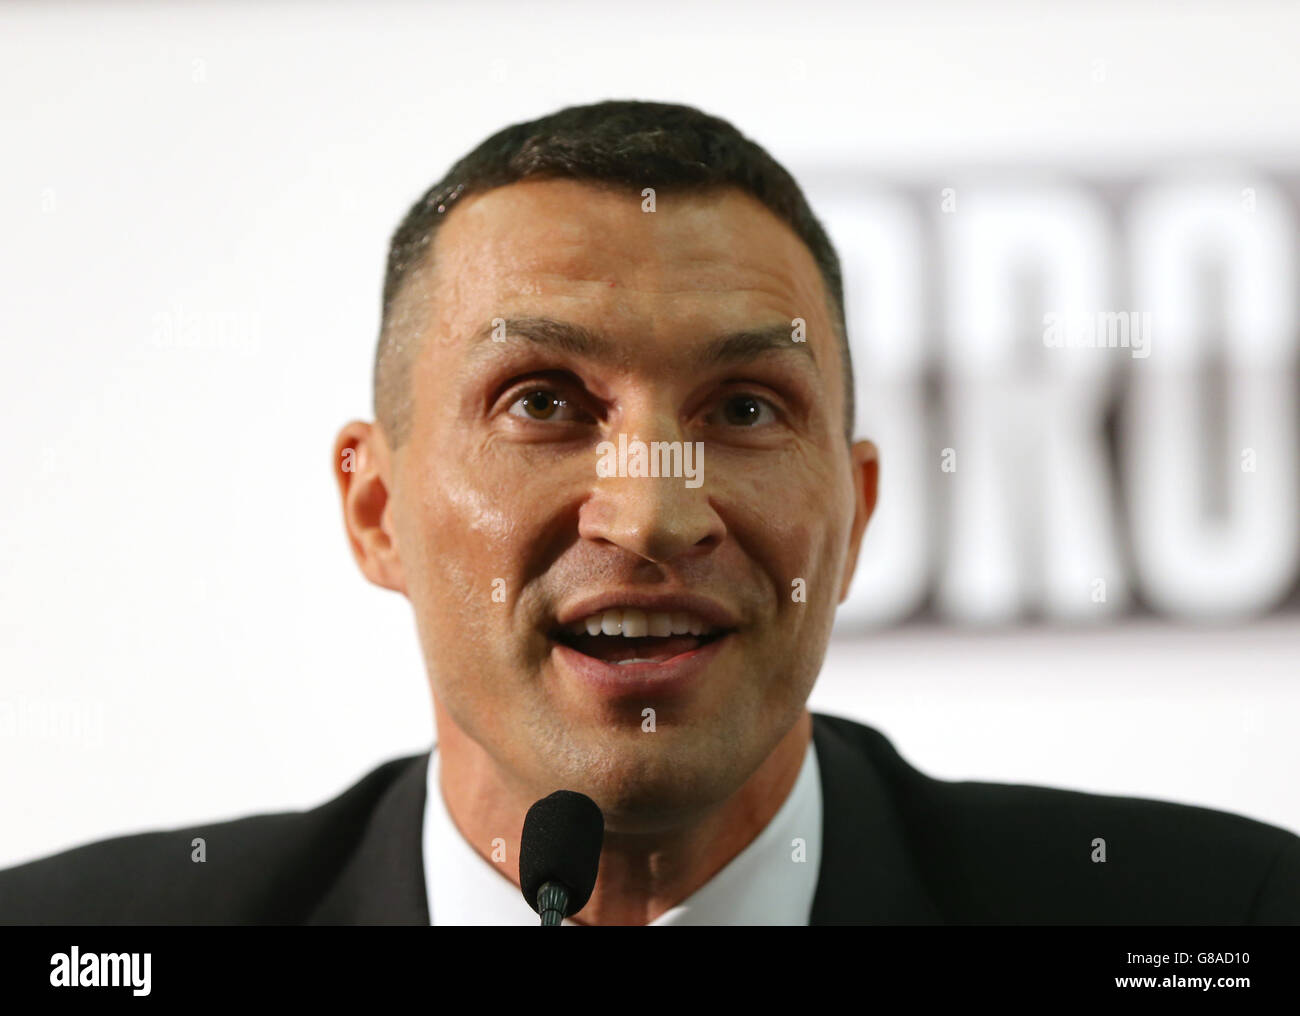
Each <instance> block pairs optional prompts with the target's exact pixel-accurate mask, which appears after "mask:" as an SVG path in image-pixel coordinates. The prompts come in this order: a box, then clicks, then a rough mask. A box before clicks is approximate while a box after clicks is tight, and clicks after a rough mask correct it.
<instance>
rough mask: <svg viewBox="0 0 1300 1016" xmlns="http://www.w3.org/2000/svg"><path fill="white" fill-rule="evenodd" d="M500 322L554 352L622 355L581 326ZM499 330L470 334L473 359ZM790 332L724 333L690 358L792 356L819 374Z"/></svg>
mask: <svg viewBox="0 0 1300 1016" xmlns="http://www.w3.org/2000/svg"><path fill="white" fill-rule="evenodd" d="M503 320H504V330H505V333H506V334H507V335H510V336H514V337H516V338H521V339H526V340H527V341H529V342H531V343H534V344H536V345H539V346H544V347H546V348H548V349H553V350H556V351H557V352H562V353H571V354H573V355H575V356H582V357H586V358H587V359H590V360H600V361H605V362H613V361H615V360H617V359H619V358H620V357H621V356H622V350H621V347H620V346H619V345H618V344H617V343H614V342H611V341H610V340H609V339H607V338H606V337H604V336H602V335H600V334H599V333H597V332H594V331H592V330H591V329H589V328H585V327H583V326H582V325H578V324H573V323H571V322H568V321H557V320H555V319H554V318H545V317H524V318H505V319H503ZM500 328H501V326H500V325H498V326H497V327H494V326H493V325H492V324H487V325H484V326H483V327H482V328H480V329H479V330H478V331H477V332H475V333H474V336H473V340H474V342H475V344H476V347H477V348H476V349H475V350H474V355H475V358H477V356H478V355H483V353H484V352H485V350H486V349H490V348H491V345H492V336H493V335H494V334H496V333H498V332H499V331H500ZM792 331H793V328H792V326H791V325H787V324H784V323H782V324H772V325H762V326H759V327H756V328H746V329H742V330H740V331H735V332H727V333H725V334H723V335H718V336H715V337H713V338H711V339H709V340H708V342H706V343H705V344H704V345H702V346H701V347H699V348H698V349H697V350H695V352H694V355H693V359H694V361H695V365H696V366H697V367H717V366H721V365H725V364H732V363H744V362H746V361H748V360H752V359H755V358H756V357H759V356H765V355H768V354H771V353H794V354H795V356H796V358H799V359H802V358H805V357H806V358H807V361H808V362H809V363H811V364H812V367H813V370H814V371H815V372H817V373H820V369H819V368H818V365H817V357H816V356H814V355H813V351H812V344H811V343H809V342H808V341H807V340H806V339H805V340H801V341H797V342H796V341H795V340H794V338H793V337H792V335H791V333H792Z"/></svg>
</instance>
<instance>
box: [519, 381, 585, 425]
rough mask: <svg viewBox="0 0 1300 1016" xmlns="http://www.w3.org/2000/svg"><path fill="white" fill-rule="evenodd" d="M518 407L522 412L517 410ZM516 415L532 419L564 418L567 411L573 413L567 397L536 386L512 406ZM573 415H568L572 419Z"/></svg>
mask: <svg viewBox="0 0 1300 1016" xmlns="http://www.w3.org/2000/svg"><path fill="white" fill-rule="evenodd" d="M516 409H518V410H520V412H515V410H516ZM510 412H511V414H512V415H514V416H524V417H527V418H528V419H530V420H541V421H546V420H555V419H560V420H564V419H566V417H565V416H564V414H565V413H566V412H568V413H570V414H572V408H571V407H570V406H569V403H568V401H567V400H566V399H562V398H560V397H559V396H558V395H556V394H555V392H554V391H552V390H551V389H549V388H535V389H533V390H532V391H530V392H525V393H524V394H523V395H522V396H521V397H520V398H518V399H516V400H515V403H514V405H513V406H511V408H510ZM571 418H572V416H571V415H570V417H568V419H571Z"/></svg>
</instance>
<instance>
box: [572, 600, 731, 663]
mask: <svg viewBox="0 0 1300 1016" xmlns="http://www.w3.org/2000/svg"><path fill="white" fill-rule="evenodd" d="M733 630H734V629H729V628H719V627H717V626H715V625H711V624H709V623H708V622H707V621H704V620H702V619H700V618H698V617H695V616H693V615H690V614H686V613H681V614H679V613H673V614H667V613H654V612H647V611H642V610H632V609H627V610H618V609H614V610H604V611H601V612H599V613H598V614H593V615H592V616H591V617H588V618H585V619H584V620H582V621H578V622H575V623H574V624H570V625H566V626H564V627H562V628H558V629H556V630H554V631H552V632H551V638H552V639H554V640H555V641H556V642H559V643H560V644H561V645H565V646H568V647H569V648H570V649H572V650H574V651H575V652H579V653H582V654H583V655H584V656H590V657H592V658H593V659H596V660H600V661H601V662H603V663H613V664H619V665H628V664H633V663H666V662H668V661H669V660H672V659H674V658H675V657H678V656H681V655H683V654H684V653H689V652H693V651H694V650H696V649H700V648H701V647H703V646H706V645H708V644H709V643H711V642H716V641H718V639H721V638H725V637H726V636H727V635H729V634H731V632H732V631H733Z"/></svg>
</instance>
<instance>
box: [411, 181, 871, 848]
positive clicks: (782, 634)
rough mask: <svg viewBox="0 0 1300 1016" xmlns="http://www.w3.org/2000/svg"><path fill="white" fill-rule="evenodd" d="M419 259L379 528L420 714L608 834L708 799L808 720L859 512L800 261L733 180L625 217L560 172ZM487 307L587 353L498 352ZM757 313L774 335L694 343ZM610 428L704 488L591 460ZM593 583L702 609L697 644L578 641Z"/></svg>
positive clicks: (616, 204) (490, 199) (826, 348)
mask: <svg viewBox="0 0 1300 1016" xmlns="http://www.w3.org/2000/svg"><path fill="white" fill-rule="evenodd" d="M434 254H435V257H434V259H432V263H430V264H426V265H424V266H423V267H422V268H421V269H420V271H419V273H418V274H417V275H415V276H413V277H412V278H411V279H409V280H408V283H407V285H408V287H409V288H408V291H407V293H406V296H407V299H408V304H407V306H408V307H409V308H410V318H409V322H410V327H411V328H412V330H413V333H414V334H415V335H418V342H417V349H418V351H417V353H416V354H415V361H414V363H413V365H412V369H411V396H412V410H411V417H410V422H411V427H410V436H409V438H408V439H407V441H406V443H405V444H403V445H402V447H401V448H400V450H399V451H398V452H396V453H395V455H394V456H393V459H392V475H391V477H390V485H391V490H390V497H391V503H390V510H391V516H390V522H391V527H392V533H393V544H394V549H393V553H394V554H395V556H396V557H397V558H399V559H400V572H401V576H402V581H401V588H402V589H403V590H404V592H405V593H406V595H407V596H408V597H409V599H410V601H411V604H412V606H413V608H414V612H415V618H416V623H417V626H418V628H419V633H420V638H421V643H422V646H423V651H424V655H425V660H426V663H427V666H428V673H429V679H430V682H431V684H432V689H433V692H434V695H435V697H436V699H437V701H438V704H439V706H440V708H441V709H442V710H444V711H445V712H446V714H447V715H449V716H450V717H451V718H452V719H453V720H454V721H455V723H456V724H457V726H458V727H459V728H460V730H461V731H463V732H464V733H465V734H466V735H468V736H469V737H470V738H472V739H473V740H474V741H476V742H477V743H478V744H479V745H480V746H481V747H482V749H483V750H484V751H485V752H486V753H487V755H489V756H490V757H491V759H492V760H493V761H494V762H495V764H496V765H497V766H498V767H499V768H500V770H501V771H502V772H503V773H504V774H506V777H507V779H509V780H510V781H512V783H513V784H514V785H515V786H516V787H517V788H518V789H520V790H521V791H527V792H528V793H529V794H535V795H536V796H538V797H540V796H543V795H545V794H547V793H549V792H550V791H552V790H554V789H556V788H558V787H565V788H568V789H573V790H579V791H582V792H584V793H586V794H587V795H589V796H590V797H592V798H593V799H594V800H595V801H596V802H597V803H598V804H599V805H600V806H601V808H602V810H603V811H604V812H605V816H606V822H607V826H608V827H609V828H610V829H611V830H613V829H620V828H622V829H627V830H629V831H630V830H633V829H637V828H650V827H653V826H655V825H656V823H660V822H667V821H670V820H671V819H673V818H675V817H680V816H682V815H686V814H692V813H697V812H700V811H702V810H704V809H707V808H709V807H711V806H713V805H716V804H717V803H719V802H721V801H722V800H724V799H726V798H727V797H729V796H730V795H731V794H733V793H734V792H735V791H736V790H737V789H738V788H739V787H740V786H741V785H742V784H743V783H744V782H745V780H746V779H747V778H748V777H749V776H750V775H751V774H752V773H753V772H754V771H755V770H756V768H757V767H758V766H759V764H760V763H761V762H762V761H763V760H764V759H765V758H766V757H767V756H768V754H769V753H770V752H771V751H772V750H773V748H774V746H775V745H776V744H777V742H778V741H780V740H781V738H782V737H783V736H784V735H785V734H786V733H787V732H788V731H790V729H791V727H792V725H793V724H794V723H795V721H796V720H797V719H798V717H799V716H800V715H801V713H802V711H803V709H804V704H805V701H806V699H807V697H808V695H809V693H810V691H811V689H812V686H813V682H814V680H815V677H816V675H817V672H818V670H819V669H820V667H821V663H822V659H823V655H824V652H825V649H826V644H827V640H828V638H829V635H830V629H831V622H832V618H833V615H834V610H835V607H836V605H837V604H838V602H839V601H840V600H841V599H842V597H843V593H844V590H845V589H846V588H847V581H848V578H849V577H850V574H851V571H852V567H853V562H854V559H855V558H856V552H857V544H858V540H859V538H860V536H861V528H862V526H863V525H865V522H866V519H865V515H864V514H863V497H862V496H861V493H862V492H861V487H862V484H861V480H860V468H861V467H860V466H859V467H855V465H854V463H855V458H854V456H852V455H851V454H850V452H849V450H848V449H847V448H846V446H845V442H844V436H843V429H842V428H843V423H842V421H843V410H842V407H843V398H844V388H843V378H842V377H841V374H840V371H841V367H840V358H839V352H838V347H837V345H836V339H835V336H834V332H833V331H832V324H831V318H830V315H829V309H828V306H827V300H826V296H825V291H824V289H823V286H822V282H821V278H820V275H819V273H818V270H817V267H816V265H815V263H814V261H813V258H812V255H811V254H810V252H809V251H808V250H807V248H806V247H805V246H804V245H803V243H802V242H801V241H800V240H799V239H798V237H797V236H796V235H795V234H794V233H793V232H792V231H791V230H790V229H789V227H787V226H786V225H785V224H784V223H783V222H781V221H780V220H779V219H778V218H776V217H775V216H774V215H773V214H772V213H770V212H769V211H768V210H767V209H766V208H764V207H763V206H762V205H761V204H760V203H758V202H757V201H755V200H754V199H752V198H751V197H749V196H748V195H746V194H744V193H743V192H741V191H739V190H734V189H728V190H722V191H715V192H712V193H706V194H691V195H676V194H660V195H659V198H658V208H657V210H656V211H654V212H646V211H643V210H642V198H641V196H640V195H639V194H638V193H637V192H635V191H624V190H612V189H606V188H601V187H597V186H592V185H590V184H586V183H581V182H575V181H567V180H546V181H526V182H523V183H518V184H513V185H510V186H506V187H502V188H498V189H496V190H493V191H489V192H487V193H485V194H482V195H476V196H473V197H469V198H467V199H465V200H464V201H463V203H462V204H460V205H458V206H455V208H454V214H450V215H449V216H448V219H447V221H446V222H445V223H444V224H443V225H442V227H441V229H440V230H439V232H438V234H437V238H436V243H435V248H434ZM796 318H802V319H804V321H805V322H806V339H805V341H803V342H797V341H795V334H796V333H795V329H794V327H793V326H792V321H793V320H794V319H796ZM494 319H501V320H503V321H508V320H512V319H531V320H533V321H534V322H536V321H537V320H539V319H547V320H549V321H553V322H559V323H561V324H562V325H563V326H578V327H580V328H581V329H583V330H585V332H586V333H588V334H589V335H590V336H591V337H592V338H593V339H594V340H595V344H594V347H593V348H591V349H587V350H580V349H578V348H576V347H575V346H574V344H573V343H568V344H567V347H565V346H556V345H555V344H553V343H547V342H544V341H540V337H539V335H540V333H539V330H538V329H537V328H536V327H534V328H532V329H526V330H527V331H529V334H532V335H533V338H532V339H530V338H525V337H523V336H522V333H520V334H516V333H512V332H511V331H510V330H508V329H507V331H506V332H505V335H504V341H494V337H493V335H492V330H491V329H492V323H493V321H494ZM773 326H775V327H776V328H777V329H778V330H780V331H783V332H784V334H785V337H784V339H782V340H780V341H777V342H775V343H773V344H771V345H770V348H765V349H758V350H756V349H754V348H753V347H752V346H751V347H747V352H745V353H744V355H741V356H738V357H736V358H732V359H721V360H714V361H709V360H708V359H706V358H705V357H704V354H705V353H706V351H708V350H709V349H710V348H713V349H715V351H716V347H714V346H711V343H713V342H714V340H716V339H718V338H719V337H724V336H728V335H731V334H733V333H739V332H756V331H760V330H764V329H769V328H772V327H773ZM558 331H560V329H558V328H552V329H551V330H550V334H555V333H557V332H558ZM501 336H502V332H501V329H500V328H498V330H497V335H496V337H497V338H500V337H501ZM541 337H544V336H541ZM620 434H624V435H626V440H627V441H628V442H634V441H636V440H640V441H643V442H645V443H646V444H647V445H649V443H650V442H653V441H660V442H674V441H676V442H692V443H693V442H700V443H701V444H702V446H703V457H702V460H701V461H700V462H699V463H697V465H702V473H701V474H700V475H701V478H702V483H700V484H699V485H698V486H694V485H691V484H688V482H687V479H686V478H685V477H683V476H676V477H658V478H655V477H642V476H627V475H622V476H620V475H614V476H609V475H601V473H600V472H598V469H597V463H598V452H597V446H598V445H599V444H600V443H601V442H603V441H611V442H614V443H615V444H617V442H618V440H619V435H620ZM697 447H698V446H697ZM857 454H859V455H861V453H860V452H858V453H857ZM869 511H870V509H869V507H868V508H867V509H866V513H867V514H869ZM855 517H856V518H857V522H856V523H855ZM604 594H609V595H610V596H611V597H612V600H611V601H609V602H610V604H611V605H613V609H617V604H619V603H626V602H629V601H631V602H633V603H635V602H636V601H635V600H634V597H635V595H636V594H642V595H643V596H644V595H650V596H664V597H668V596H686V597H695V598H696V599H697V607H698V609H694V610H685V611H682V610H678V611H676V613H678V614H682V613H685V614H687V615H688V617H687V618H686V621H685V624H683V619H682V618H676V619H675V623H676V624H677V627H678V628H680V627H683V626H689V625H691V624H695V623H697V622H701V621H702V622H707V623H708V625H709V629H711V630H714V634H713V635H712V636H710V635H708V634H707V631H706V633H705V634H702V635H699V636H696V635H693V634H691V633H690V631H687V632H685V633H681V634H679V635H677V636H675V637H674V636H670V635H667V634H665V635H662V636H660V637H659V639H658V641H655V642H651V641H647V640H642V639H641V638H639V637H638V638H637V639H635V640H627V641H624V635H623V634H619V635H616V636H607V635H605V634H603V633H602V634H601V635H599V636H590V635H587V634H586V633H585V632H584V634H583V635H581V636H579V635H578V634H577V629H579V628H580V627H582V622H583V620H584V619H585V618H586V617H588V616H590V615H592V614H596V615H597V617H598V618H599V617H601V616H603V615H604V612H603V611H598V610H590V609H588V608H589V607H591V606H592V603H593V600H592V598H593V597H596V598H599V597H601V596H603V595H604ZM664 602H667V601H664ZM710 612H712V613H711V616H710ZM656 613H658V614H660V615H663V614H666V613H670V612H669V611H666V610H659V611H656V610H655V609H654V604H653V603H651V604H649V609H648V610H646V611H645V617H646V622H645V623H646V625H647V629H646V630H647V636H646V638H647V639H649V638H650V637H651V636H650V634H649V629H650V628H653V627H654V626H655V625H656V622H657V624H658V630H660V631H663V629H664V627H665V625H666V624H667V622H665V621H664V619H663V617H662V616H661V617H660V618H658V619H656V618H655V617H654V615H655V614H656ZM639 623H640V622H638V621H637V620H636V616H635V615H632V620H631V621H629V625H628V626H629V630H632V631H640V628H639V627H638V625H639ZM719 629H720V630H719ZM628 657H634V658H637V659H647V660H650V661H652V662H649V663H641V664H628V665H622V664H619V663H618V662H617V661H618V660H619V659H620V658H628ZM669 657H672V658H673V659H672V660H671V662H665V661H666V660H668V658H669ZM647 710H652V711H653V712H651V713H648V712H647Z"/></svg>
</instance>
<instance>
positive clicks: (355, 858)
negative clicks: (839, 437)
mask: <svg viewBox="0 0 1300 1016" xmlns="http://www.w3.org/2000/svg"><path fill="white" fill-rule="evenodd" d="M813 737H814V739H815V743H816V746H817V756H818V761H819V763H820V767H821V781H822V796H823V804H824V809H823V814H824V820H823V823H824V825H823V839H822V859H821V871H820V875H819V880H818V884H817V893H816V897H815V899H814V902H813V911H812V923H813V924H857V923H871V924H940V923H952V924H1234V925H1235V924H1300V837H1297V836H1295V835H1293V834H1292V833H1289V832H1287V831H1285V830H1283V829H1279V828H1276V827H1274V826H1270V825H1266V824H1264V823H1262V822H1257V821H1254V820H1252V819H1247V818H1243V817H1241V816H1238V815H1231V814H1226V813H1224V812H1217V811H1211V810H1208V809H1205V808H1196V807H1190V806H1187V805H1177V804H1168V803H1164V802H1159V801H1147V800H1139V799H1136V798H1126V797H1106V796H1100V795H1095V794H1084V793H1077V792H1073V791H1065V790H1054V789H1049V788H1046V787H1028V786H1012V785H1004V784H991V783H969V782H967V783H957V782H948V781H943V780H935V779H931V778H930V777H928V776H926V775H924V774H923V773H920V772H918V771H917V770H916V769H914V768H912V766H910V765H909V764H908V763H907V762H906V761H905V760H904V759H903V758H902V757H901V756H899V754H898V753H897V752H896V751H895V750H894V748H893V746H892V745H891V744H890V743H889V741H888V740H886V739H885V737H884V736H883V735H881V734H880V733H879V732H878V731H875V730H873V729H871V728H870V727H865V726H863V725H861V724H858V723H854V722H852V721H850V720H845V719H840V718H835V717H830V716H823V715H820V714H814V717H813ZM428 758H429V756H428V753H427V752H426V753H424V754H421V755H414V756H410V757H407V758H401V759H395V760H393V761H391V762H387V763H385V764H384V765H382V766H380V767H379V768H378V769H376V770H374V771H373V772H371V773H370V774H368V775H367V776H365V777H364V778H363V779H362V780H361V781H360V782H359V783H357V784H356V785H355V786H353V787H351V788H350V789H348V790H347V791H345V792H344V793H343V794H341V795H340V796H338V797H336V798H335V799H334V800H332V801H329V802H328V803H326V804H323V805H321V806H319V807H317V808H314V809H312V810H311V811H306V812H292V813H285V814H275V815H258V816H253V817H249V818H242V819H237V820H234V821H227V822H219V823H214V824H211V825H207V826H194V827H192V828H187V829H176V830H170V831H165V832H150V833H143V834H139V835H133V836H123V837H118V838H116V839H111V840H104V841H102V842H99V843H92V844H89V845H87V846H83V847H77V848H76V849H73V850H68V851H65V852H63V853H60V854H56V855H54V856H52V857H47V858H43V859H41V860H37V861H32V862H30V863H28V864H24V865H20V866H19V867H16V868H10V869H8V870H6V871H3V872H0V923H4V924H73V925H77V924H112V925H116V924H227V925H229V924H318V925H319V924H413V925H421V924H423V925H427V924H428V923H429V911H428V905H427V902H426V892H425V882H424V865H423V849H422V836H423V814H424V797H425V777H426V767H427V763H428ZM195 837H202V838H203V839H204V840H205V841H206V846H207V860H206V861H205V862H203V863H196V862H195V861H193V860H191V849H192V848H191V846H190V843H191V840H193V839H194V838H195ZM1097 838H1100V839H1104V840H1105V850H1106V860H1105V862H1104V863H1101V862H1094V861H1093V860H1092V859H1091V858H1092V855H1093V849H1094V848H1093V840H1094V839H1097Z"/></svg>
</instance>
